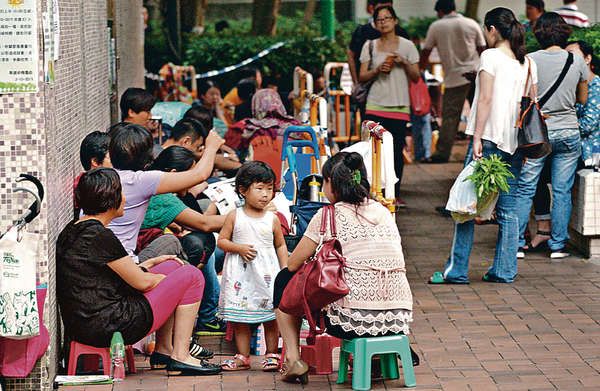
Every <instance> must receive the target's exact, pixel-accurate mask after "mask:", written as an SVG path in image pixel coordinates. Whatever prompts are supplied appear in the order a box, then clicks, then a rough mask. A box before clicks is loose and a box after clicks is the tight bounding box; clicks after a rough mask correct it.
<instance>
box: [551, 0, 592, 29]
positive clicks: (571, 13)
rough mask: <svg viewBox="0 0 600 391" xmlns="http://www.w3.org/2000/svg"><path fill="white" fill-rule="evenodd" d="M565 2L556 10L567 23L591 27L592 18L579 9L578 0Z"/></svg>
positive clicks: (565, 0)
mask: <svg viewBox="0 0 600 391" xmlns="http://www.w3.org/2000/svg"><path fill="white" fill-rule="evenodd" d="M563 4H564V5H563V6H562V7H560V8H559V9H557V10H556V11H555V12H556V13H557V14H559V15H560V16H562V18H563V19H564V20H565V22H567V24H570V25H571V26H575V27H590V19H589V18H588V17H587V15H586V14H584V13H583V12H580V11H579V8H577V0H563Z"/></svg>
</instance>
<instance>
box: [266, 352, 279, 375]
mask: <svg viewBox="0 0 600 391" xmlns="http://www.w3.org/2000/svg"><path fill="white" fill-rule="evenodd" d="M261 365H262V370H263V372H277V371H278V370H279V368H280V367H281V356H280V355H279V354H276V353H269V354H267V355H265V359H264V360H263V361H262V363H261Z"/></svg>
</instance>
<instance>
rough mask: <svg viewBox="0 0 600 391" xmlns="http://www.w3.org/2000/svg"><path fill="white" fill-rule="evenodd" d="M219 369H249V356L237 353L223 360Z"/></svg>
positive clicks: (230, 370) (228, 370)
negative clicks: (231, 357)
mask: <svg viewBox="0 0 600 391" xmlns="http://www.w3.org/2000/svg"><path fill="white" fill-rule="evenodd" d="M240 363H241V364H240ZM221 369H222V370H224V371H227V372H233V371H245V370H248V369H250V357H247V356H244V355H243V354H240V353H238V354H236V355H235V356H233V359H229V360H225V361H223V363H222V364H221Z"/></svg>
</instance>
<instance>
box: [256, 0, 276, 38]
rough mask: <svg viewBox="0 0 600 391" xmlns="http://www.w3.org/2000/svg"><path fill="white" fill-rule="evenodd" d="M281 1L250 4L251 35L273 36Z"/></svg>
mask: <svg viewBox="0 0 600 391" xmlns="http://www.w3.org/2000/svg"><path fill="white" fill-rule="evenodd" d="M280 4H281V0H254V2H253V4H252V34H253V35H269V36H273V35H275V32H276V27H277V15H278V13H279V6H280Z"/></svg>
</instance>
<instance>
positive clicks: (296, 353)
mask: <svg viewBox="0 0 600 391" xmlns="http://www.w3.org/2000/svg"><path fill="white" fill-rule="evenodd" d="M275 315H276V316H277V325H278V326H279V332H280V333H281V337H282V338H283V344H284V345H285V359H286V361H288V362H295V361H298V360H300V347H299V344H300V325H301V322H302V319H300V318H297V317H295V316H293V315H289V314H286V313H285V312H281V311H279V309H276V310H275Z"/></svg>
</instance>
